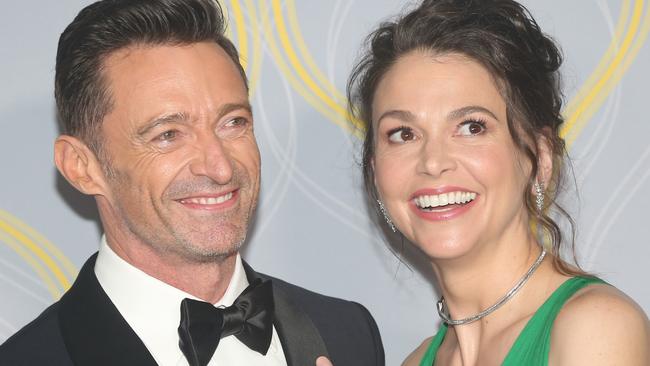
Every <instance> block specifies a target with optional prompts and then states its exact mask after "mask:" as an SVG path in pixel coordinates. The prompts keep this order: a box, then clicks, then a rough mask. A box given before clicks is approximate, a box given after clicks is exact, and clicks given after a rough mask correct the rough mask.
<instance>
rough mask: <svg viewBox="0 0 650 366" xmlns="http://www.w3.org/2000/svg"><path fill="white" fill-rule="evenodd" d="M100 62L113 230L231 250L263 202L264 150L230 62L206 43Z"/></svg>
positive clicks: (140, 239)
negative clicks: (109, 105) (107, 106)
mask: <svg viewBox="0 0 650 366" xmlns="http://www.w3.org/2000/svg"><path fill="white" fill-rule="evenodd" d="M104 65H105V75H106V77H107V82H108V85H109V88H110V91H111V94H112V98H113V109H112V111H111V112H110V113H109V114H108V115H107V116H106V117H105V119H104V121H103V125H102V132H103V138H104V142H105V150H106V155H107V157H108V159H109V162H108V164H110V170H112V171H114V174H113V175H112V176H110V177H108V178H107V186H108V190H109V192H108V193H107V194H105V195H104V198H105V200H103V201H104V202H105V203H104V205H105V206H107V207H105V208H102V207H101V206H102V203H100V210H101V211H102V219H103V221H104V226H105V228H104V229H105V230H106V234H107V236H108V238H109V239H110V238H116V240H117V241H124V242H128V244H127V243H119V245H131V243H133V244H135V245H145V246H148V247H150V248H151V249H154V250H155V251H157V252H159V253H162V255H173V256H177V257H180V258H184V259H187V260H190V261H211V260H214V259H215V258H222V257H225V256H229V255H231V254H233V253H235V252H236V251H237V250H238V249H239V247H240V245H241V243H242V242H243V240H244V238H245V236H246V230H247V226H248V222H249V220H250V217H251V215H252V213H253V211H254V208H255V205H256V203H257V195H258V191H259V176H260V157H259V150H258V148H257V144H256V141H255V136H254V134H253V118H252V114H251V110H250V105H249V103H248V93H247V90H246V87H245V85H244V81H243V80H242V77H241V75H240V74H239V71H238V69H237V68H236V66H235V64H234V63H233V61H232V60H231V59H230V57H229V56H228V55H227V54H226V53H225V52H224V51H223V49H221V48H220V47H219V46H218V45H216V44H214V43H208V42H205V43H194V44H191V45H181V46H170V45H161V46H138V47H132V48H129V49H124V50H120V51H118V52H115V53H114V54H112V55H110V56H109V57H108V58H107V60H106V61H105V64H104ZM100 201H102V200H100ZM107 216H110V217H107Z"/></svg>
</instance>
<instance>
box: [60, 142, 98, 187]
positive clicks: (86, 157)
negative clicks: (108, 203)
mask: <svg viewBox="0 0 650 366" xmlns="http://www.w3.org/2000/svg"><path fill="white" fill-rule="evenodd" d="M54 164H56V168H57V169H58V170H59V173H61V175H63V177H64V178H65V179H66V180H67V181H68V182H69V183H70V184H71V185H72V186H73V187H75V188H76V189H77V190H78V191H79V192H81V193H84V194H87V195H105V194H106V193H107V192H106V187H107V186H106V184H105V176H104V171H103V169H102V166H101V164H100V162H99V160H98V159H97V156H95V154H94V153H93V152H92V151H91V150H90V149H89V148H88V146H87V145H86V144H85V143H83V142H82V141H81V140H79V139H78V138H76V137H73V136H68V135H61V136H59V137H58V138H57V139H56V141H55V142H54Z"/></svg>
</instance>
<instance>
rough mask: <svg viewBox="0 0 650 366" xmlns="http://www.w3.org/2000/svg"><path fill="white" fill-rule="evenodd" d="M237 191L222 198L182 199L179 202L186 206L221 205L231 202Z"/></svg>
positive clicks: (199, 197)
mask: <svg viewBox="0 0 650 366" xmlns="http://www.w3.org/2000/svg"><path fill="white" fill-rule="evenodd" d="M234 193H235V191H231V192H228V193H225V194H223V195H221V196H196V197H188V198H183V199H180V200H179V201H178V202H180V203H182V204H185V205H203V206H211V205H220V204H222V203H224V202H227V201H230V200H231V199H232V198H233V196H234Z"/></svg>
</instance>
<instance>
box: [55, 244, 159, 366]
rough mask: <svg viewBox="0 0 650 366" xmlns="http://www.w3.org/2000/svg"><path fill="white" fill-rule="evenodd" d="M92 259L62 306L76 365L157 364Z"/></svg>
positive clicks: (63, 323) (63, 327)
mask: <svg viewBox="0 0 650 366" xmlns="http://www.w3.org/2000/svg"><path fill="white" fill-rule="evenodd" d="M96 259H97V254H95V255H93V256H92V257H90V259H89V260H88V261H86V263H85V264H84V266H83V268H82V269H81V271H80V272H79V276H77V279H76V280H75V283H74V284H73V285H72V288H70V290H69V291H68V292H67V293H66V294H65V295H64V296H63V297H62V298H61V301H60V303H59V307H60V308H59V322H60V324H61V333H62V335H63V340H64V342H65V345H66V348H67V350H68V353H69V354H70V358H71V359H72V360H73V361H74V364H75V365H78V366H85V365H93V366H110V365H138V366H149V365H157V364H156V362H155V361H154V359H153V357H152V356H151V354H150V353H149V351H148V350H147V348H146V347H145V345H144V344H143V343H142V341H141V340H140V338H138V336H137V335H136V334H135V332H134V331H133V330H132V329H131V327H130V326H129V325H128V323H127V322H126V320H124V318H123V317H122V315H121V314H120V312H119V311H118V310H117V308H116V307H115V305H113V303H112V302H111V300H110V299H109V297H108V295H106V293H105V292H104V290H103V289H102V287H101V286H100V284H99V281H97V277H96V276H95V271H94V268H95V260H96Z"/></svg>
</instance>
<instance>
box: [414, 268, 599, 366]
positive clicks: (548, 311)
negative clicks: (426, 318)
mask: <svg viewBox="0 0 650 366" xmlns="http://www.w3.org/2000/svg"><path fill="white" fill-rule="evenodd" d="M593 283H605V282H604V281H603V280H601V279H599V278H595V277H573V278H570V279H568V280H566V281H565V282H564V283H563V284H562V285H561V286H560V287H558V288H557V290H555V291H554V292H553V293H552V294H551V296H550V297H549V298H548V299H547V300H546V301H545V302H544V304H542V306H540V308H539V309H537V312H535V314H534V315H533V317H532V318H531V319H530V320H529V321H528V323H527V324H526V326H525V327H524V329H523V330H522V331H521V333H520V334H519V337H517V339H516V340H515V343H514V344H513V345H512V348H511V349H510V351H509V352H508V354H507V355H506V358H505V359H504V360H503V363H502V366H516V365H527V366H537V365H539V366H546V365H548V352H549V349H550V346H551V329H552V328H553V322H554V321H555V317H557V314H558V313H559V312H560V309H562V306H563V305H564V303H565V302H566V301H567V300H568V299H569V298H570V297H571V296H573V294H575V293H576V292H577V291H578V290H580V289H581V288H583V287H585V286H587V285H590V284H593ZM446 333H447V324H444V323H443V324H442V325H441V326H440V330H439V331H438V333H437V334H436V336H435V337H433V339H432V340H431V344H430V345H429V348H428V349H427V352H426V353H425V354H424V357H423V358H422V361H421V362H420V366H432V365H433V364H434V362H435V360H436V354H437V353H438V348H439V347H440V344H442V340H443V339H444V338H445V334H446Z"/></svg>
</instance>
